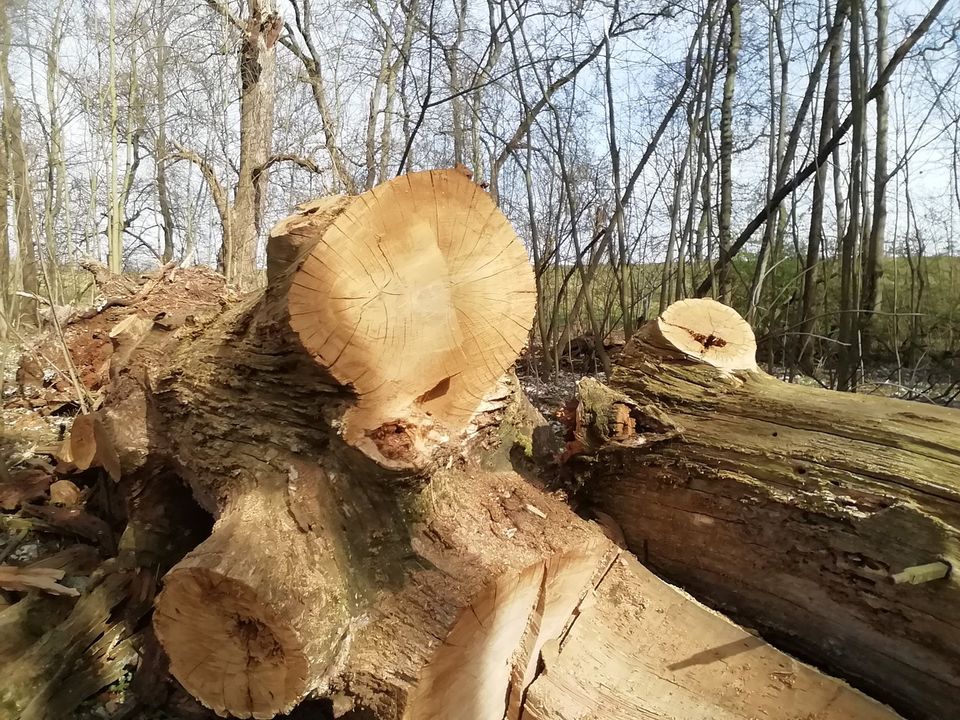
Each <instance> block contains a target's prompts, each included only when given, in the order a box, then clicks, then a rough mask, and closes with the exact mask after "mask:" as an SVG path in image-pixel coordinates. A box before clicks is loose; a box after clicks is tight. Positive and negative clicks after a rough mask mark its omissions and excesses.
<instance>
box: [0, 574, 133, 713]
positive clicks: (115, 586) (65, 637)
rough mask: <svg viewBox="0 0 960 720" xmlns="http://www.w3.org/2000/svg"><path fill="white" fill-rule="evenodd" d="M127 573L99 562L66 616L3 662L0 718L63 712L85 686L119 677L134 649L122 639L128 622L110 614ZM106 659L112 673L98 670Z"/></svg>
mask: <svg viewBox="0 0 960 720" xmlns="http://www.w3.org/2000/svg"><path fill="white" fill-rule="evenodd" d="M132 577H133V576H132V574H130V573H121V572H116V571H115V568H114V567H112V566H111V565H110V564H105V565H104V567H103V568H102V570H101V571H99V573H98V575H97V576H96V577H95V578H93V580H92V582H91V585H90V587H89V588H88V590H87V592H86V593H85V594H84V595H83V596H82V597H80V598H79V600H78V601H77V603H76V604H75V605H74V607H73V609H72V610H71V611H70V614H69V615H68V616H67V617H66V619H65V620H64V621H63V622H61V623H59V624H57V625H54V626H53V627H51V628H49V629H47V630H46V632H44V633H43V634H42V636H40V637H39V638H38V639H37V640H36V642H34V643H33V644H31V645H30V646H29V647H27V648H21V652H20V653H19V655H18V656H17V657H16V659H15V661H13V662H11V663H10V664H8V665H6V666H5V667H4V678H3V682H2V683H0V718H2V719H3V720H8V719H9V720H19V719H20V718H31V719H33V720H39V719H44V720H54V718H61V717H65V716H66V715H67V714H68V713H71V712H72V711H73V710H74V708H75V707H76V705H77V704H79V703H80V702H81V701H82V700H83V699H84V698H85V697H86V696H87V695H89V694H90V692H93V691H95V690H97V689H98V688H100V687H103V686H104V685H107V684H109V683H110V682H112V681H113V680H115V679H117V678H118V677H119V673H120V672H122V669H123V668H124V667H125V666H126V665H128V664H129V663H130V661H131V660H132V659H133V654H134V653H132V652H131V651H132V649H133V648H132V645H124V644H123V641H126V640H127V639H128V638H129V636H130V632H129V627H128V626H127V624H126V623H125V622H123V621H122V620H120V621H115V622H112V621H111V615H112V612H113V610H114V608H116V607H117V606H118V605H119V604H120V603H122V602H123V601H124V600H125V598H126V591H127V589H128V587H129V585H130V582H131V580H132ZM22 602H27V601H24V600H22V601H21V603H22ZM19 605H20V603H17V605H14V606H13V608H16V607H17V606H19ZM13 608H10V609H13ZM10 609H8V611H7V612H9V610H10ZM121 656H122V658H121ZM107 660H111V661H116V662H110V663H109V665H110V667H112V668H113V671H114V673H113V674H110V673H107V674H106V675H105V674H104V673H98V672H97V671H96V668H97V666H98V665H99V664H102V663H103V662H104V661H107ZM118 663H119V664H118ZM78 671H79V673H78ZM87 676H91V677H87ZM101 680H102V682H100V681H101ZM98 682H99V684H96V683H98ZM91 683H94V684H92V685H91ZM81 686H82V688H81ZM83 688H85V689H86V690H85V691H84V690H83Z"/></svg>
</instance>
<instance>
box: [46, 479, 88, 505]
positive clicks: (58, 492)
mask: <svg viewBox="0 0 960 720" xmlns="http://www.w3.org/2000/svg"><path fill="white" fill-rule="evenodd" d="M82 497H83V493H81V492H80V488H78V487H77V486H76V485H74V484H73V483H72V482H70V481H69V480H57V481H56V482H55V483H53V484H52V485H51V486H50V503H51V504H53V505H66V506H67V507H72V506H74V505H79V504H80V500H81V498H82Z"/></svg>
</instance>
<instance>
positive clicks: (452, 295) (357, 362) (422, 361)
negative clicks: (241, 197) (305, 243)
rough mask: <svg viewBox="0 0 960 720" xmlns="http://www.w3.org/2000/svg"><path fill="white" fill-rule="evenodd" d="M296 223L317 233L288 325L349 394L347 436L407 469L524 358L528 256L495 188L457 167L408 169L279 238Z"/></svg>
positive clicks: (530, 304)
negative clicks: (327, 217)
mask: <svg viewBox="0 0 960 720" xmlns="http://www.w3.org/2000/svg"><path fill="white" fill-rule="evenodd" d="M291 228H296V232H298V233H304V232H308V231H312V232H313V233H315V235H318V236H319V237H318V239H317V240H316V242H315V244H313V245H312V248H311V249H310V250H309V251H307V252H306V255H305V256H301V259H300V262H299V266H298V267H297V268H296V269H295V271H294V273H293V275H292V277H291V280H290V288H289V291H288V311H289V315H290V326H291V327H292V329H293V330H294V331H295V332H296V333H297V335H298V336H299V338H300V341H301V343H302V344H303V346H304V348H305V349H306V350H307V351H308V352H310V353H311V354H312V355H313V356H314V357H315V358H316V359H317V361H318V362H319V363H320V364H322V365H323V366H324V367H325V368H327V369H328V370H329V372H330V373H331V374H332V375H333V377H334V378H335V379H336V380H337V381H339V382H341V383H343V384H344V385H348V386H350V387H351V388H352V389H353V390H354V392H355V393H356V395H357V398H358V399H357V401H356V404H355V406H354V407H353V408H352V409H351V411H350V412H349V413H348V414H347V416H346V417H345V418H344V433H343V434H344V437H345V438H346V439H347V441H348V442H350V443H351V444H353V445H355V446H357V447H360V448H361V449H363V450H364V451H365V452H366V453H367V454H368V455H371V456H372V457H374V459H375V460H377V461H378V462H381V463H383V464H386V465H402V464H403V462H404V458H405V457H408V456H410V455H411V454H412V453H415V452H417V451H421V452H422V450H423V449H424V448H425V447H427V446H429V445H431V444H433V443H434V441H436V440H437V439H440V438H442V437H444V436H445V433H446V432H447V431H452V432H456V431H458V430H460V429H462V428H463V427H465V426H466V425H467V424H468V423H469V421H470V419H471V418H472V416H473V415H474V413H475V411H476V409H477V407H478V406H479V405H480V403H481V401H482V400H483V398H484V396H485V395H486V394H487V393H488V392H489V391H490V390H491V389H492V388H493V387H494V386H495V385H496V382H497V380H498V379H499V378H500V376H501V375H502V374H503V372H504V371H505V370H506V369H507V368H509V367H510V366H511V365H512V364H513V363H514V362H515V361H516V359H517V357H518V356H519V353H520V351H521V349H522V348H523V346H524V344H525V343H526V341H527V335H528V332H529V328H530V325H531V323H532V320H533V312H534V306H535V302H536V294H535V287H534V281H533V273H532V269H531V267H530V264H529V262H528V259H527V255H526V251H525V250H524V247H523V245H522V243H521V242H520V241H519V240H518V238H517V235H516V233H515V232H514V230H513V228H512V227H511V226H510V223H509V221H508V220H507V219H506V217H504V216H503V214H502V213H501V212H500V211H499V210H498V209H497V207H496V204H495V203H494V202H493V200H492V199H491V198H490V196H489V195H488V194H487V193H486V192H484V190H483V189H482V188H481V187H480V186H478V185H476V184H475V183H473V182H472V181H471V180H470V179H469V178H468V177H467V176H466V175H464V174H463V173H462V172H459V171H457V170H441V171H430V172H421V173H413V174H411V175H407V176H403V177H399V178H396V179H394V180H391V181H389V182H387V183H384V184H382V185H379V186H377V187H376V188H374V189H373V190H370V191H368V192H366V193H364V194H362V195H360V196H358V197H356V198H354V199H352V200H351V201H350V202H349V203H348V204H347V205H346V206H345V207H344V208H343V209H342V210H341V211H340V212H339V214H337V215H336V216H335V218H334V219H333V220H332V222H329V223H328V224H326V225H325V226H322V227H321V226H320V225H312V226H305V225H303V224H299V223H292V222H291V221H290V220H289V219H288V220H285V221H283V223H281V225H279V226H278V227H277V228H276V229H275V230H274V233H273V234H274V235H277V234H278V233H279V234H283V233H286V232H292V231H293V230H291ZM385 428H386V429H385ZM398 428H400V430H399V431H398ZM398 435H401V436H402V437H400V438H398V437H397V436H398Z"/></svg>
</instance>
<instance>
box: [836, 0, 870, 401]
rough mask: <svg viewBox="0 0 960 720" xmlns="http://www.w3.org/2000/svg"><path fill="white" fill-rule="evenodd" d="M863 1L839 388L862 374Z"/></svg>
mask: <svg viewBox="0 0 960 720" xmlns="http://www.w3.org/2000/svg"><path fill="white" fill-rule="evenodd" d="M859 7H860V5H859V3H858V2H857V0H853V2H852V3H851V6H850V106H851V109H850V117H851V120H852V124H853V142H852V146H851V149H850V186H849V188H848V190H847V195H848V196H849V207H850V215H849V218H848V220H847V228H846V230H845V231H844V234H843V239H842V241H841V243H840V318H839V322H840V329H839V334H838V340H839V346H840V352H839V357H838V360H837V389H838V390H856V388H857V382H858V378H859V374H860V322H859V307H860V287H859V285H860V283H859V282H858V281H859V279H860V277H859V273H858V272H857V267H856V266H857V253H858V251H859V249H860V237H861V234H862V232H863V230H862V227H861V221H862V218H861V199H862V198H861V188H862V185H863V156H864V134H865V132H866V116H865V110H866V108H865V101H864V91H863V88H864V69H863V62H862V58H861V54H860V51H861V47H860V22H861V20H860V12H859Z"/></svg>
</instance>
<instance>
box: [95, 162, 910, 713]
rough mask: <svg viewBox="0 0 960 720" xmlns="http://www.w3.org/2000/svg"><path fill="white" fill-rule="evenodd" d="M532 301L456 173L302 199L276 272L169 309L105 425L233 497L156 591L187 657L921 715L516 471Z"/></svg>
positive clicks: (164, 626)
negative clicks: (748, 627) (775, 636)
mask: <svg viewBox="0 0 960 720" xmlns="http://www.w3.org/2000/svg"><path fill="white" fill-rule="evenodd" d="M533 300H534V297H533V283H532V277H531V269H530V267H529V264H528V262H527V259H526V257H525V255H524V252H523V248H522V245H521V244H520V242H519V240H518V238H517V237H516V235H515V234H514V233H513V231H512V230H511V229H510V228H509V224H508V223H507V222H506V219H505V218H504V217H503V215H502V214H501V213H500V212H499V210H497V208H496V207H495V205H494V204H493V202H492V200H491V199H490V198H489V197H488V196H487V195H486V194H485V193H484V192H483V191H482V190H481V189H480V188H479V187H478V186H476V185H475V184H473V183H472V182H470V181H469V179H468V178H467V177H466V176H465V175H463V174H462V173H459V172H457V171H437V172H429V173H418V174H413V175H410V176H406V177H402V178H398V179H396V180H393V181H391V182H389V183H387V184H386V185H384V186H380V187H378V188H376V189H374V191H372V192H369V193H365V194H364V195H361V196H359V197H357V198H334V199H327V200H320V201H316V202H313V203H309V204H307V205H305V206H303V207H302V208H301V209H300V211H299V212H298V213H296V214H295V215H293V216H291V217H290V218H288V219H286V220H285V221H283V222H281V223H280V224H279V225H278V226H277V227H276V228H275V229H274V231H273V233H272V236H271V239H270V244H269V249H268V287H267V289H266V291H265V292H263V293H261V294H257V295H254V296H252V297H250V298H248V299H246V300H244V301H242V302H240V303H237V304H234V305H228V307H227V309H226V310H225V311H224V312H223V313H222V314H219V315H211V316H210V317H208V318H206V319H202V318H197V319H195V320H194V321H193V322H192V324H184V325H182V326H179V327H178V329H177V330H175V331H173V332H171V331H169V330H167V329H160V330H157V329H156V328H153V329H151V330H149V331H146V334H145V335H144V336H143V338H141V339H140V340H139V341H138V342H139V345H138V348H137V350H136V352H134V353H133V354H132V355H131V356H130V357H131V361H130V362H131V363H132V365H129V366H128V370H127V371H125V372H120V371H118V372H117V373H115V376H116V379H115V381H114V383H113V387H112V389H111V390H110V392H109V393H108V395H109V397H108V401H107V408H106V409H105V410H104V411H102V417H100V422H101V424H102V425H103V427H104V429H105V430H106V432H107V434H108V435H109V436H110V437H111V438H112V444H113V445H114V446H115V449H116V451H117V457H118V458H119V461H120V465H121V468H120V470H121V474H122V476H123V477H127V476H129V475H131V474H133V475H136V476H144V475H146V474H151V476H156V477H162V476H161V475H160V474H159V473H157V472H156V466H157V465H163V464H167V465H169V466H171V467H173V468H174V469H176V471H177V472H178V473H179V475H180V476H181V477H182V478H184V479H185V480H186V481H187V482H188V483H189V485H190V487H191V488H192V490H193V493H194V495H195V497H196V498H197V499H198V500H199V501H200V502H201V504H202V505H203V506H204V507H205V508H206V509H207V510H209V511H210V513H211V514H212V515H213V516H214V517H215V524H214V527H213V531H212V533H211V535H210V537H209V538H208V539H207V540H205V541H204V542H203V543H202V544H200V546H199V547H197V548H196V549H195V550H193V551H192V552H190V553H189V554H188V555H187V556H186V557H185V558H184V559H183V560H182V561H181V562H180V563H179V564H177V565H176V566H175V567H174V568H173V569H172V570H171V571H170V572H169V573H167V575H166V576H165V577H164V579H163V591H162V593H161V594H160V596H159V597H158V600H157V603H156V611H155V614H154V628H155V630H156V634H157V637H158V638H159V640H160V642H161V643H162V645H163V648H164V649H165V650H166V652H167V654H168V655H169V658H170V670H171V673H172V674H173V675H174V677H176V679H177V680H178V681H179V682H180V683H181V684H182V685H183V686H184V687H185V688H186V689H187V690H188V691H189V692H190V693H191V694H192V695H193V696H195V697H196V698H198V699H199V700H200V701H201V702H203V703H204V704H205V705H207V706H208V707H211V708H213V709H214V710H215V711H216V712H217V713H218V714H220V715H232V716H236V717H256V718H269V717H273V716H274V715H275V714H277V713H280V712H285V711H288V710H290V709H291V708H292V707H294V706H295V705H296V704H297V703H298V702H299V701H300V700H301V699H303V698H304V697H307V696H311V695H313V696H325V697H328V698H330V700H331V702H332V705H333V708H334V711H335V713H336V715H337V716H345V717H351V716H352V717H364V718H383V719H388V720H393V719H396V720H399V719H400V718H408V719H409V720H415V719H417V718H439V717H443V718H453V719H459V718H462V719H463V720H480V719H481V718H488V717H489V718H502V717H504V716H506V717H509V718H512V719H518V718H519V719H521V720H522V719H527V720H535V719H539V718H543V719H546V718H551V719H554V720H566V719H568V718H569V720H573V719H574V718H583V717H591V716H592V717H623V718H631V717H663V718H675V717H684V718H725V719H726V718H730V719H733V718H736V719H741V720H747V718H755V717H759V716H763V715H767V716H773V715H774V714H775V713H777V712H778V710H779V709H781V708H788V709H789V711H790V712H791V713H793V714H794V715H795V716H796V717H811V716H815V717H819V718H824V719H827V720H841V718H845V717H850V714H851V712H853V713H854V714H855V715H856V716H857V717H862V718H865V719H867V720H874V719H877V720H881V719H883V720H889V719H892V718H893V717H895V715H894V714H893V713H892V712H891V711H890V710H889V709H887V708H885V707H883V706H881V705H879V704H877V703H876V702H874V701H872V700H869V699H868V698H866V697H865V696H863V695H861V694H859V693H857V692H856V691H853V690H851V689H850V688H848V687H847V686H845V685H844V684H843V683H841V682H838V681H836V680H834V679H831V678H828V677H826V676H823V675H821V674H819V673H817V672H816V671H814V670H812V669H810V668H808V667H805V666H802V665H800V664H798V663H795V662H794V661H793V660H791V659H790V658H788V657H786V656H784V655H783V654H781V653H779V652H777V651H776V650H774V649H772V648H771V647H769V646H768V645H767V644H766V643H764V642H762V641H760V640H758V639H756V638H753V637H752V636H750V635H748V634H747V633H745V632H744V631H743V630H741V629H739V628H737V627H736V626H734V625H732V624H731V623H729V622H728V621H726V620H725V619H723V618H721V617H719V616H717V615H715V614H712V613H710V612H708V611H706V610H704V609H703V608H701V607H700V606H698V605H697V604H696V603H695V602H694V601H693V600H691V599H690V598H688V597H686V596H684V595H682V594H681V593H678V592H676V591H674V590H672V589H671V588H669V587H668V586H667V585H665V584H664V583H663V582H661V581H660V580H658V579H657V578H655V577H654V576H653V575H651V574H649V573H646V572H645V571H643V570H642V569H641V568H638V567H637V566H636V565H635V564H634V563H633V562H632V561H631V560H630V559H629V557H628V556H627V555H626V553H623V552H622V551H621V550H620V549H619V548H618V547H616V546H614V545H613V544H612V543H611V542H610V541H609V540H607V539H606V538H605V536H604V534H603V532H601V530H600V529H599V528H598V527H597V526H596V525H595V524H593V523H589V522H586V521H584V520H582V519H581V518H579V517H577V516H576V515H575V514H574V513H573V512H572V511H571V510H570V508H569V507H568V506H567V505H566V504H565V503H564V502H562V501H561V500H560V499H559V498H557V497H555V496H553V495H551V494H548V493H546V492H544V491H543V490H541V489H539V488H538V487H535V486H534V485H533V484H531V483H529V482H527V481H526V480H524V479H523V478H522V477H521V476H520V475H519V474H518V473H516V472H515V471H514V469H513V467H512V465H511V450H514V449H516V448H515V447H514V445H515V444H517V445H518V446H519V448H520V449H521V450H526V449H529V448H530V443H531V442H532V435H533V432H532V431H533V427H534V426H535V425H536V424H537V423H538V422H542V418H538V417H537V414H536V412H535V411H533V410H532V408H531V407H530V406H529V404H528V403H527V402H526V400H525V398H524V397H523V395H522V393H521V392H520V391H519V388H518V385H517V382H516V378H515V377H514V376H511V374H510V372H509V371H508V369H509V367H510V366H511V365H512V363H513V362H514V360H515V359H516V357H517V354H518V352H519V350H520V348H521V346H522V344H523V343H524V341H525V339H526V335H527V329H528V328H529V323H530V322H531V318H532V313H533ZM141 350H143V351H144V352H146V353H147V355H148V356H149V357H150V358H153V360H152V361H151V362H149V363H147V362H144V363H141V361H140V360H139V359H138V358H139V357H140V353H141ZM157 358H162V362H161V363H158V362H156V360H157ZM138 363H141V365H138ZM135 367H140V368H141V369H142V371H143V372H142V375H143V377H142V378H141V380H140V381H136V377H135V376H137V374H138V372H139V370H138V371H136V372H134V371H133V369H131V368H135ZM505 371H507V372H505ZM138 382H139V385H138ZM138 387H139V390H138V389H137V388H138ZM595 666H596V667H597V668H598V669H597V671H596V672H594V671H592V670H591V671H589V672H586V671H585V669H586V668H590V667H595ZM677 707H682V708H683V712H682V713H678V712H677V711H676V708H677Z"/></svg>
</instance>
